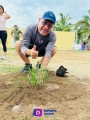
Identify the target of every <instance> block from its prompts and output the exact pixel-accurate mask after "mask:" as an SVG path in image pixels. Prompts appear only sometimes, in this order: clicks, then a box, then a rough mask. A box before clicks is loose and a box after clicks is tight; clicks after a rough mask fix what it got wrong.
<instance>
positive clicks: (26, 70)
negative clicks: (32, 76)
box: [20, 64, 32, 73]
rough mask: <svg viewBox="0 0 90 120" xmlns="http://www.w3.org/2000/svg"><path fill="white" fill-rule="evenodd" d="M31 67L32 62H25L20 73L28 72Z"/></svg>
mask: <svg viewBox="0 0 90 120" xmlns="http://www.w3.org/2000/svg"><path fill="white" fill-rule="evenodd" d="M31 69H32V64H25V66H24V68H23V69H22V70H21V71H20V73H28V72H30V70H31Z"/></svg>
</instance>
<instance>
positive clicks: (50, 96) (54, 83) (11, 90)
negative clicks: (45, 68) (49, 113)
mask: <svg viewBox="0 0 90 120" xmlns="http://www.w3.org/2000/svg"><path fill="white" fill-rule="evenodd" d="M26 78H27V75H22V74H19V73H12V74H9V75H4V76H3V75H2V76H0V95H1V100H0V109H1V111H2V112H1V115H0V117H1V118H2V119H1V120H3V119H5V118H7V116H8V118H7V120H8V119H12V118H13V117H14V118H15V119H17V120H18V119H19V118H17V116H18V114H19V115H20V116H22V113H23V112H24V116H27V118H28V117H29V118H30V115H32V112H33V109H34V108H35V107H38V106H39V107H40V106H41V107H42V108H43V109H44V108H49V109H50V108H52V109H56V110H57V111H58V112H57V115H56V116H57V119H58V117H59V119H60V116H59V115H60V114H61V113H62V116H63V118H64V117H65V116H66V115H65V114H68V112H67V109H68V108H69V107H70V106H69V107H68V105H69V102H70V103H73V102H74V101H78V100H80V99H81V98H82V97H85V96H87V94H89V93H87V90H86V87H85V85H83V84H81V83H79V82H76V79H78V78H76V77H74V76H73V77H72V76H71V77H69V78H68V76H66V77H57V76H56V75H55V72H49V78H48V79H47V80H46V81H44V83H42V84H41V85H39V86H37V87H32V86H31V85H30V84H28V82H27V81H26ZM70 78H71V79H73V80H71V79H70ZM16 81H17V82H16ZM62 105H63V106H64V108H63V107H62ZM80 105H81V104H80ZM15 107H16V108H15ZM65 107H67V109H65ZM15 109H16V111H15ZM31 109H32V110H31ZM70 109H73V107H72V108H70ZM70 109H69V110H70ZM79 109H81V108H79ZM62 110H64V111H63V112H62ZM9 111H10V112H12V114H10V112H9ZM26 111H28V115H27V112H26ZM65 111H66V113H65V114H63V113H64V112H65ZM77 111H78V110H77ZM15 112H17V115H16V113H15ZM74 114H77V112H76V113H74ZM71 116H72V115H71ZM21 118H22V117H21ZM59 119H58V120H59ZM61 120H64V119H61ZM65 120H67V119H65ZM73 120H74V119H73ZM76 120H77V119H76Z"/></svg>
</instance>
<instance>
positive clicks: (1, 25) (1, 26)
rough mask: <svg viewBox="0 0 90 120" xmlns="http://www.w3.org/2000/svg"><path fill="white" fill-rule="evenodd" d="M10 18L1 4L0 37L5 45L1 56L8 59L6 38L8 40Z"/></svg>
mask: <svg viewBox="0 0 90 120" xmlns="http://www.w3.org/2000/svg"><path fill="white" fill-rule="evenodd" d="M9 18H10V15H9V14H8V13H7V12H5V11H4V8H3V6H2V5H0V39H1V42H2V46H3V56H2V57H1V59H2V60H6V53H7V47H6V40H7V31H6V20H7V19H9Z"/></svg>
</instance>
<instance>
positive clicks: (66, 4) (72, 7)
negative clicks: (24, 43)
mask: <svg viewBox="0 0 90 120" xmlns="http://www.w3.org/2000/svg"><path fill="white" fill-rule="evenodd" d="M0 4H1V5H3V6H4V8H5V10H7V11H8V13H9V14H10V15H11V19H10V20H8V22H7V27H13V26H14V25H15V24H17V25H18V26H20V27H24V28H25V27H26V26H27V25H28V24H31V23H37V21H38V18H39V17H41V15H42V14H43V12H45V11H47V10H52V11H53V12H54V13H55V15H56V18H57V20H58V19H60V15H59V14H60V12H61V13H63V14H64V15H67V14H69V16H70V17H72V22H74V23H75V22H77V21H78V20H80V19H82V17H83V16H84V15H86V14H87V11H88V10H89V9H90V2H89V0H86V1H85V0H76V1H72V0H63V1H60V0H51V1H49V0H45V1H43V0H38V1H33V0H9V2H8V0H0Z"/></svg>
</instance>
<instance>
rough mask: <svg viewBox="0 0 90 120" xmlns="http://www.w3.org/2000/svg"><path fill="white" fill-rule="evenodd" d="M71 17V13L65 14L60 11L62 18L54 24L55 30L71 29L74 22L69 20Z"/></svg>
mask: <svg viewBox="0 0 90 120" xmlns="http://www.w3.org/2000/svg"><path fill="white" fill-rule="evenodd" d="M70 20H71V17H69V15H66V16H64V15H63V14H62V13H60V20H58V21H57V22H56V24H55V26H54V30H55V31H71V27H72V24H71V23H70V22H69V21H70Z"/></svg>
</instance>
